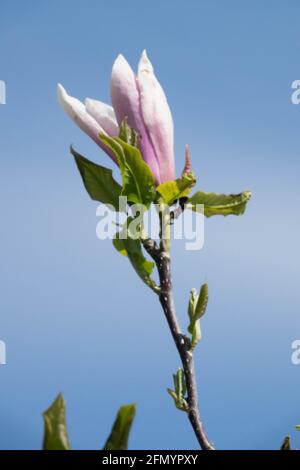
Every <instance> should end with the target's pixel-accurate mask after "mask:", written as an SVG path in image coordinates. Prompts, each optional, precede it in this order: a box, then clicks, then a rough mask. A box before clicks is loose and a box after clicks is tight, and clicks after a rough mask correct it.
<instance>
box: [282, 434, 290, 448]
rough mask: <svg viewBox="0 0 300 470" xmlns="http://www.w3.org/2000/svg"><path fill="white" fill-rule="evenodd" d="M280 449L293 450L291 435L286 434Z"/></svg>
mask: <svg viewBox="0 0 300 470" xmlns="http://www.w3.org/2000/svg"><path fill="white" fill-rule="evenodd" d="M280 450H291V439H290V436H286V437H285V438H284V440H283V443H282V444H281V447H280Z"/></svg>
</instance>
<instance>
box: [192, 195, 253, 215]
mask: <svg viewBox="0 0 300 470" xmlns="http://www.w3.org/2000/svg"><path fill="white" fill-rule="evenodd" d="M250 198H251V192H250V191H244V192H243V193H240V194H229V195H226V194H216V193H204V192H202V191H198V192H197V193H195V194H194V195H193V196H192V197H191V198H189V199H188V200H187V201H186V206H187V208H190V209H192V210H194V211H199V212H201V213H203V209H201V208H197V207H196V206H197V204H203V205H204V215H205V216H206V217H211V216H212V215H224V216H225V215H230V214H234V215H242V214H243V213H244V212H245V209H246V205H247V202H248V201H249V199H250Z"/></svg>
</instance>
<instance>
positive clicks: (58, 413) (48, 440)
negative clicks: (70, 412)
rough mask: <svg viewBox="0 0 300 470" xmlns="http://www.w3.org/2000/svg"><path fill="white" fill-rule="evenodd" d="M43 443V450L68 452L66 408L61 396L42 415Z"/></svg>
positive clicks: (69, 447) (69, 446)
mask: <svg viewBox="0 0 300 470" xmlns="http://www.w3.org/2000/svg"><path fill="white" fill-rule="evenodd" d="M43 417H44V442H43V450H70V449H71V445H70V442H69V438H68V432H67V427H66V407H65V401H64V398H63V396H62V395H61V394H59V395H58V396H57V398H56V399H55V401H54V402H53V403H52V405H51V406H50V408H48V410H46V411H45V412H44V413H43Z"/></svg>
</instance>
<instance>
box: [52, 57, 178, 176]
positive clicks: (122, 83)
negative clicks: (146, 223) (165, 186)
mask: <svg viewBox="0 0 300 470" xmlns="http://www.w3.org/2000/svg"><path fill="white" fill-rule="evenodd" d="M57 90H58V99H59V102H60V104H61V105H62V107H63V109H64V110H65V111H66V113H67V114H68V115H69V116H70V117H71V118H72V119H73V120H74V121H75V122H76V123H77V125H78V126H79V127H80V128H81V129H82V130H83V131H84V132H85V133H86V134H88V135H89V136H90V137H91V138H92V139H93V140H94V141H95V142H96V143H97V144H98V145H99V146H100V147H101V148H102V149H103V150H104V151H105V152H106V153H108V155H109V156H110V157H111V158H112V159H113V160H114V161H116V159H115V156H114V155H113V153H112V152H111V150H110V149H108V148H107V147H106V145H105V144H103V143H102V142H101V140H100V139H99V134H100V133H103V134H106V135H109V136H117V135H118V134H119V126H120V125H121V123H122V121H123V120H124V119H125V118H127V122H128V124H129V126H130V127H132V128H133V129H135V130H136V131H137V132H138V134H139V149H140V152H141V154H142V157H143V159H144V161H145V162H146V163H147V164H148V165H149V167H150V168H151V170H152V172H153V174H154V177H155V181H156V184H160V183H163V182H165V181H170V180H173V179H175V163H174V149H173V146H174V131H173V119H172V115H171V112H170V108H169V105H168V102H167V99H166V96H165V94H164V91H163V89H162V87H161V85H160V84H159V82H158V80H157V78H156V76H155V74H154V71H153V67H152V65H151V62H150V61H149V59H148V57H147V54H146V51H144V52H143V53H142V56H141V59H140V62H139V66H138V73H137V76H135V74H134V72H133V70H132V69H131V67H130V65H129V64H128V62H127V61H126V59H125V58H124V57H123V56H122V55H119V56H118V57H117V59H116V61H115V63H114V65H113V69H112V76H111V99H112V105H113V107H111V106H109V105H107V104H105V103H102V102H101V101H96V100H92V99H90V98H87V99H86V100H85V103H84V104H83V103H82V102H81V101H79V100H78V99H77V98H74V97H72V96H70V95H68V94H67V92H66V90H65V89H64V88H63V86H62V85H60V84H59V85H58V88H57Z"/></svg>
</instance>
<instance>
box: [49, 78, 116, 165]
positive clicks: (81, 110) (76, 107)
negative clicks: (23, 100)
mask: <svg viewBox="0 0 300 470" xmlns="http://www.w3.org/2000/svg"><path fill="white" fill-rule="evenodd" d="M57 96H58V101H59V103H60V104H61V106H62V108H63V110H64V111H65V112H66V113H67V114H68V116H69V117H70V118H71V119H72V120H73V121H74V122H76V124H77V125H78V126H79V127H80V129H81V130H83V131H84V132H85V133H86V134H87V135H89V136H90V137H91V138H92V139H93V140H94V141H95V142H96V144H97V145H99V147H101V148H102V149H103V150H104V151H105V152H106V153H107V154H108V155H109V156H110V157H111V158H112V159H113V160H114V161H115V162H116V157H115V156H114V154H113V153H112V151H111V150H110V149H108V147H106V145H105V144H103V143H102V142H101V140H100V139H99V134H105V135H107V133H106V132H105V130H104V129H103V128H102V127H101V126H100V125H99V124H98V122H97V121H96V120H95V119H94V118H93V117H92V116H91V115H90V114H88V112H87V111H86V109H85V106H84V104H83V103H82V102H81V101H79V100H78V99H77V98H74V97H73V96H70V95H68V93H67V92H66V90H65V89H64V87H63V86H62V85H61V84H60V83H59V84H58V85H57Z"/></svg>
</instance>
